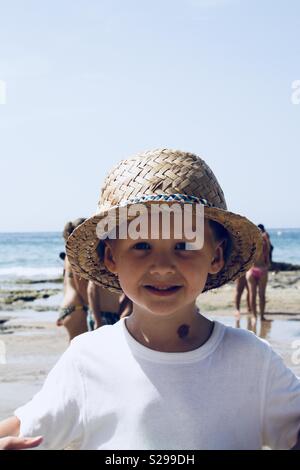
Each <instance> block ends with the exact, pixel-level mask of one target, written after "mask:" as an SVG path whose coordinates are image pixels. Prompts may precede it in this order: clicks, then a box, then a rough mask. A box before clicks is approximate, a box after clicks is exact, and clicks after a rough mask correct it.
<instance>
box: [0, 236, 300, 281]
mask: <svg viewBox="0 0 300 470" xmlns="http://www.w3.org/2000/svg"><path fill="white" fill-rule="evenodd" d="M268 233H269V235H270V238H271V242H272V245H273V246H274V250H273V260H274V261H281V262H285V263H292V264H298V265H300V228H299V229H288V228H275V229H269V230H268ZM63 251H65V246H64V239H63V237H62V234H61V233H60V232H35V233H29V232H26V233H0V284H2V282H3V281H12V282H13V281H16V280H19V281H22V280H34V281H38V280H43V281H47V280H53V279H57V278H59V277H61V276H62V272H63V261H62V259H61V258H60V257H59V254H60V253H61V252H63Z"/></svg>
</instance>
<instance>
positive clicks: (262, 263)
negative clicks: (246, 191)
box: [246, 224, 270, 321]
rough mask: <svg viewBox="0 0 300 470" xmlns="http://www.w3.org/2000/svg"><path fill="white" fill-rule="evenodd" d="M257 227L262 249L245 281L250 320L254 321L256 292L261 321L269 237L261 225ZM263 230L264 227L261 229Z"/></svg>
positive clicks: (266, 278) (263, 318) (265, 286)
mask: <svg viewBox="0 0 300 470" xmlns="http://www.w3.org/2000/svg"><path fill="white" fill-rule="evenodd" d="M258 227H259V228H260V230H261V233H262V239H263V249H262V252H261V254H260V256H259V257H258V258H257V259H256V260H255V263H254V264H253V266H252V267H251V268H250V269H249V271H247V274H246V279H247V284H248V288H249V294H250V308H251V313H252V319H253V320H254V321H256V317H257V312H256V297H257V291H258V297H259V311H260V317H261V320H266V318H265V306H266V288H267V282H268V270H269V267H270V237H269V235H268V234H267V232H266V231H265V230H262V228H261V227H263V225H262V224H259V225H258ZM263 229H264V227H263Z"/></svg>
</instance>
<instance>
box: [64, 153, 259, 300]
mask: <svg viewBox="0 0 300 470" xmlns="http://www.w3.org/2000/svg"><path fill="white" fill-rule="evenodd" d="M158 201H171V202H172V201H176V202H178V201H179V202H181V203H186V202H201V203H202V204H203V205H204V214H205V217H207V218H209V219H212V220H214V221H216V222H218V223H220V224H221V225H223V226H224V227H225V228H226V229H227V231H228V232H229V235H230V239H231V250H230V254H229V257H228V259H227V261H226V263H225V265H224V267H223V269H222V270H221V271H220V272H219V273H217V274H209V275H208V278H207V282H206V285H205V288H204V291H207V290H209V289H214V288H216V287H219V286H221V285H223V284H225V283H226V282H228V281H233V280H235V279H237V278H238V277H240V276H241V275H242V274H243V273H245V272H246V271H247V270H248V269H249V268H250V266H251V265H252V264H253V262H254V260H255V257H256V256H257V255H259V253H260V252H261V250H262V238H261V233H260V230H259V229H258V228H257V226H256V225H255V224H253V223H252V222H250V221H249V220H248V219H246V218H245V217H242V216H240V215H238V214H234V213H232V212H229V211H227V207H226V202H225V198H224V194H223V191H222V189H221V187H220V185H219V183H218V181H217V179H216V177H215V176H214V174H213V172H212V171H211V169H210V168H209V167H208V165H207V164H206V163H205V162H204V161H203V160H202V159H201V158H199V157H197V156H196V155H194V154H192V153H187V152H181V151H179V150H169V149H158V150H151V151H148V152H145V153H140V154H138V155H136V156H134V157H132V158H129V159H127V160H122V161H121V162H120V163H119V164H118V165H117V166H115V167H114V168H113V169H112V170H111V172H110V173H109V174H108V176H107V177H106V179H105V182H104V185H103V187H102V190H101V195H100V201H99V204H98V211H97V213H96V214H95V215H94V216H92V217H90V218H89V219H87V220H86V221H85V222H84V223H83V224H81V225H80V226H79V227H77V228H76V229H75V230H74V231H73V233H72V234H71V235H70V237H69V238H68V241H67V247H66V251H67V256H68V258H69V261H70V263H71V265H72V268H73V269H74V271H75V272H76V273H77V274H78V275H80V276H81V277H83V278H85V279H89V280H91V281H93V282H95V283H96V284H98V285H101V286H103V287H106V288H108V289H109V290H111V291H115V292H121V287H120V284H119V281H118V278H117V276H116V275H115V274H113V273H111V272H109V271H108V270H107V269H106V267H105V265H104V263H103V262H102V261H101V260H100V258H99V255H98V252H97V247H98V245H99V243H100V240H99V238H98V237H97V234H96V227H97V224H98V222H100V221H101V220H102V219H103V217H106V216H107V215H108V214H109V213H111V210H112V209H115V208H118V207H120V206H127V205H131V204H137V203H143V204H146V205H149V204H153V203H154V202H158Z"/></svg>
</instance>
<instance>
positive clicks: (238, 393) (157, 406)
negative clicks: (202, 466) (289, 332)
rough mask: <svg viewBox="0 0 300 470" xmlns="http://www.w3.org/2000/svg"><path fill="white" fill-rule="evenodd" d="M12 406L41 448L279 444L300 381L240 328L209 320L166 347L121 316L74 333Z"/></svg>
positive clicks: (299, 411) (292, 432)
mask: <svg viewBox="0 0 300 470" xmlns="http://www.w3.org/2000/svg"><path fill="white" fill-rule="evenodd" d="M15 415H16V416H17V417H18V418H19V419H20V421H21V435H24V436H39V435H43V436H44V442H43V444H42V446H40V448H45V449H62V448H65V447H68V446H70V445H72V447H73V448H77V449H106V450H110V449H114V450H117V449H129V450H131V449H149V450H152V449H153V450H162V449H165V450H167V449H170V450H171V449H190V450H191V449H260V448H261V447H262V445H268V446H269V447H271V448H273V449H288V448H290V447H292V446H293V445H294V444H295V442H296V440H297V433H298V431H299V429H300V381H299V379H297V378H296V376H295V375H294V374H293V373H292V371H291V370H290V369H288V368H287V367H286V366H285V365H284V364H283V362H282V360H281V358H280V357H279V356H278V355H277V354H276V353H275V352H274V351H273V350H272V349H271V348H270V346H269V345H268V344H267V343H266V342H265V341H262V340H260V339H258V338H257V337H256V336H255V335H254V334H253V333H251V332H248V331H246V330H240V329H235V328H231V327H226V326H224V325H223V324H221V323H219V322H215V326H214V329H213V333H212V335H211V337H210V338H209V340H208V341H207V342H206V343H205V344H204V345H203V346H201V347H200V348H198V349H195V350H193V351H188V352H182V353H167V352H159V351H154V350H151V349H149V348H147V347H145V346H143V345H141V344H140V343H138V342H137V341H136V340H135V339H134V338H133V337H132V336H131V335H130V333H129V332H128V330H127V327H126V323H125V319H123V320H120V321H119V322H118V323H116V324H115V325H113V326H103V327H102V328H100V329H98V330H96V331H94V332H89V333H85V334H83V335H81V336H78V337H77V338H75V339H74V340H73V341H72V343H71V345H70V346H69V348H68V349H67V351H66V352H65V353H64V354H63V356H62V357H61V358H60V360H59V361H58V362H57V364H56V365H55V367H54V368H53V369H52V371H51V372H50V374H49V375H48V377H47V379H46V382H45V384H44V386H43V388H42V389H41V391H40V392H38V393H37V394H36V395H35V396H34V398H33V399H32V400H31V401H30V402H29V403H27V404H26V405H25V406H23V407H21V408H18V409H17V410H16V412H15Z"/></svg>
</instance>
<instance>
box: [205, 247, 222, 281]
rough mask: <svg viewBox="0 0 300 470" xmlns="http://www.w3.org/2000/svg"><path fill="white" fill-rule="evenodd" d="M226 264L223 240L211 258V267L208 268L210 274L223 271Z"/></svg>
mask: <svg viewBox="0 0 300 470" xmlns="http://www.w3.org/2000/svg"><path fill="white" fill-rule="evenodd" d="M224 264H225V261H224V246H223V242H221V243H219V244H218V246H217V247H216V249H215V253H214V256H213V258H212V260H211V264H210V269H209V270H208V272H209V274H217V273H218V272H219V271H221V269H222V268H223V266H224Z"/></svg>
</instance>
